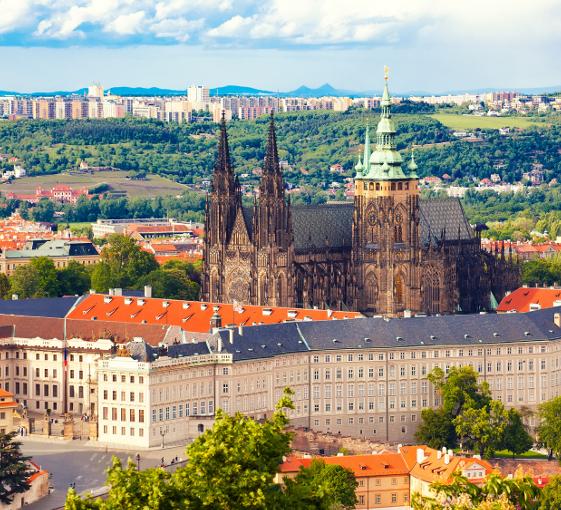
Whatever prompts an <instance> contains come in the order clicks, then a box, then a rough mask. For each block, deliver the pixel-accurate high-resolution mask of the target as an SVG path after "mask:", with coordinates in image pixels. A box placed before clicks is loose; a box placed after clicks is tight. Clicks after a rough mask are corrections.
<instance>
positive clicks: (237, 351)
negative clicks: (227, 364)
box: [217, 322, 308, 361]
mask: <svg viewBox="0 0 561 510" xmlns="http://www.w3.org/2000/svg"><path fill="white" fill-rule="evenodd" d="M231 334H232V335H233V340H234V343H233V344H231V343H230V335H231ZM217 335H220V337H221V339H222V346H223V347H222V348H223V351H226V352H229V353H230V354H232V355H233V358H234V361H243V360H251V359H259V358H270V357H272V356H278V355H280V354H288V353H294V352H306V351H308V347H307V346H306V344H305V342H304V340H303V339H302V338H301V337H300V335H299V333H298V328H297V327H296V323H295V322H285V323H281V324H270V325H267V326H251V327H246V328H243V329H242V334H241V335H240V334H239V330H238V329H237V328H235V329H232V330H224V329H222V330H220V331H218V333H217Z"/></svg>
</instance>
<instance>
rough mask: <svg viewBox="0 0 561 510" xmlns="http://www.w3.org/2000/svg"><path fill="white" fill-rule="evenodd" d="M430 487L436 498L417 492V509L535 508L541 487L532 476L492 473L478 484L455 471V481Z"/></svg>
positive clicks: (531, 509) (414, 506)
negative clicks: (504, 476)
mask: <svg viewBox="0 0 561 510" xmlns="http://www.w3.org/2000/svg"><path fill="white" fill-rule="evenodd" d="M431 489H432V490H433V491H434V493H435V494H436V497H434V498H433V497H427V496H425V497H423V496H420V495H419V494H414V495H413V498H412V506H413V509H414V510H515V509H517V510H534V509H535V508H536V507H537V504H538V502H539V498H540V489H539V488H538V487H537V486H536V485H535V484H534V481H533V480H532V478H531V477H529V476H525V477H515V478H503V477H501V476H500V475H498V474H496V473H492V474H490V475H489V476H487V478H486V479H485V482H484V483H483V484H480V485H477V484H475V483H473V482H471V481H470V480H468V479H467V478H466V477H464V476H462V475H460V474H459V473H455V474H453V475H452V481H451V482H450V483H448V482H435V483H433V484H432V485H431Z"/></svg>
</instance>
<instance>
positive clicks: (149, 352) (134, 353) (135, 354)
mask: <svg viewBox="0 0 561 510" xmlns="http://www.w3.org/2000/svg"><path fill="white" fill-rule="evenodd" d="M127 350H128V351H129V355H130V357H131V358H132V359H134V360H136V361H141V362H143V363H150V362H151V361H154V360H155V359H156V358H157V354H158V348H157V347H152V346H151V345H150V344H147V343H146V342H144V341H142V342H135V341H133V342H129V343H128V344H127Z"/></svg>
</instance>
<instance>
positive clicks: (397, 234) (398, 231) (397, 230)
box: [394, 225, 403, 243]
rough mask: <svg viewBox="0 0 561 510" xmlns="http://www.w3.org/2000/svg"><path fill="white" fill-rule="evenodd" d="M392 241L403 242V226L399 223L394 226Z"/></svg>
mask: <svg viewBox="0 0 561 510" xmlns="http://www.w3.org/2000/svg"><path fill="white" fill-rule="evenodd" d="M394 238H395V239H394V242H396V243H402V242H403V227H402V226H401V225H396V226H395V227H394Z"/></svg>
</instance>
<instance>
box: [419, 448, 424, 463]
mask: <svg viewBox="0 0 561 510" xmlns="http://www.w3.org/2000/svg"><path fill="white" fill-rule="evenodd" d="M424 460H425V451H424V450H423V449H422V448H417V464H421V463H422V462H423V461H424Z"/></svg>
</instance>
